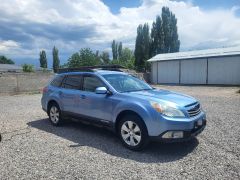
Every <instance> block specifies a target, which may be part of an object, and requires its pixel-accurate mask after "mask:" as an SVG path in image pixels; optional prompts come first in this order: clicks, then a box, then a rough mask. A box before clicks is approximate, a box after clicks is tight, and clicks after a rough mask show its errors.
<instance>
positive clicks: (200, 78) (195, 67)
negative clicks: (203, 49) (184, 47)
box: [180, 59, 207, 84]
mask: <svg viewBox="0 0 240 180" xmlns="http://www.w3.org/2000/svg"><path fill="white" fill-rule="evenodd" d="M180 79H181V80H180V83H181V84H206V79H207V59H194V60H182V61H181V74H180Z"/></svg>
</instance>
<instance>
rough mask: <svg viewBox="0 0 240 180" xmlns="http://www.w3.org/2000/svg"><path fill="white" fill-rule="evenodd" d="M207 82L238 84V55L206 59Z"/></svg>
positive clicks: (239, 57)
mask: <svg viewBox="0 0 240 180" xmlns="http://www.w3.org/2000/svg"><path fill="white" fill-rule="evenodd" d="M208 84H236V85H239V84H240V56H235V57H227V58H226V57H225V58H224V57H218V58H209V59H208Z"/></svg>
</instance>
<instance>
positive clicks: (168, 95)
mask: <svg viewBox="0 0 240 180" xmlns="http://www.w3.org/2000/svg"><path fill="white" fill-rule="evenodd" d="M130 94H131V95H135V96H138V97H142V98H144V99H146V98H149V100H152V99H156V100H162V101H167V102H172V103H175V104H176V105H178V106H187V105H190V104H193V103H195V102H197V100H196V99H195V98H193V97H191V96H187V95H184V94H180V93H177V92H173V91H167V90H156V89H154V90H146V91H136V92H130Z"/></svg>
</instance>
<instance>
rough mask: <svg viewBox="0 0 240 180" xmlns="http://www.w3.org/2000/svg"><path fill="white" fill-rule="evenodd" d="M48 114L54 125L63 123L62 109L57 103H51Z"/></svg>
mask: <svg viewBox="0 0 240 180" xmlns="http://www.w3.org/2000/svg"><path fill="white" fill-rule="evenodd" d="M48 116H49V120H50V122H51V123H52V124H53V125H54V126H59V125H61V124H62V123H63V118H62V115H61V109H60V108H59V106H58V104H57V103H51V104H50V106H49V109H48Z"/></svg>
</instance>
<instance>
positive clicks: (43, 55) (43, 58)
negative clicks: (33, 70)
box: [39, 50, 47, 68]
mask: <svg viewBox="0 0 240 180" xmlns="http://www.w3.org/2000/svg"><path fill="white" fill-rule="evenodd" d="M39 61H40V67H42V68H47V56H46V52H45V51H44V50H42V51H40V58H39Z"/></svg>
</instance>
